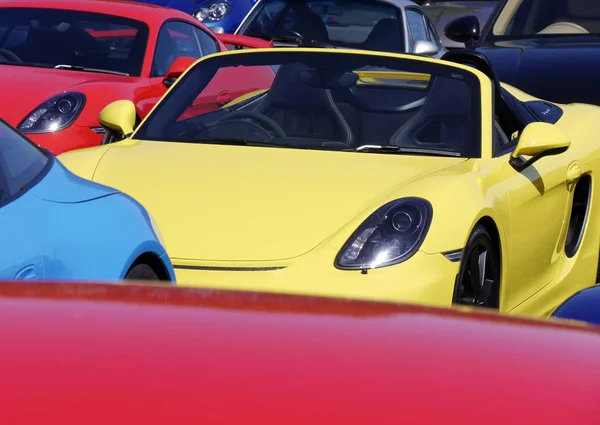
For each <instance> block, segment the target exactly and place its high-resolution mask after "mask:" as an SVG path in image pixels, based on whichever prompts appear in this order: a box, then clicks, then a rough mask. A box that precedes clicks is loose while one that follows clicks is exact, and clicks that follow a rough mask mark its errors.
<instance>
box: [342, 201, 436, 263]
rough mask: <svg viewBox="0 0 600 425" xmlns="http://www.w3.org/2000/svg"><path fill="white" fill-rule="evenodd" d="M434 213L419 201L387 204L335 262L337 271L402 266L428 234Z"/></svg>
mask: <svg viewBox="0 0 600 425" xmlns="http://www.w3.org/2000/svg"><path fill="white" fill-rule="evenodd" d="M432 215H433V209H432V208H431V204H430V203H429V202H428V201H426V200H425V199H421V198H402V199H397V200H395V201H392V202H389V203H387V204H385V205H384V206H382V207H381V208H379V209H378V210H377V211H375V212H374V213H373V214H371V215H370V216H369V218H367V219H366V220H365V221H364V222H363V223H362V224H361V225H360V226H359V227H358V229H356V231H355V232H354V233H353V234H352V236H351V237H350V239H348V241H347V242H346V244H345V245H344V247H343V248H342V250H341V251H340V253H339V254H338V255H337V257H336V259H335V266H336V267H337V268H339V269H346V270H357V269H360V270H362V269H374V268H378V267H385V266H391V265H393V264H398V263H401V262H402V261H405V260H407V259H409V258H410V257H412V255H413V254H414V253H415V252H417V250H418V249H419V247H420V246H421V244H422V243H423V240H424V239H425V235H426V234H427V231H428V230H429V225H430V224H431V218H432Z"/></svg>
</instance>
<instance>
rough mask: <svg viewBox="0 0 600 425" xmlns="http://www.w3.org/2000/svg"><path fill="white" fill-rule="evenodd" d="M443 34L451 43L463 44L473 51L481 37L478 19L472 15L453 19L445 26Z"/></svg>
mask: <svg viewBox="0 0 600 425" xmlns="http://www.w3.org/2000/svg"><path fill="white" fill-rule="evenodd" d="M444 34H445V35H446V37H448V38H449V39H450V40H452V41H456V42H457V43H465V47H466V48H467V49H474V48H475V46H476V44H477V40H479V36H480V35H481V29H480V27H479V19H477V16H473V15H468V16H463V17H461V18H457V19H454V20H453V21H450V23H449V24H448V25H446V28H445V29H444Z"/></svg>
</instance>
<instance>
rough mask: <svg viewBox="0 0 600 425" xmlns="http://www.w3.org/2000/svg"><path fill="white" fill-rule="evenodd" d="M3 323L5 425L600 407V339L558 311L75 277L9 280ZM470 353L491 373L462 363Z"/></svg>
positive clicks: (588, 414)
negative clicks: (547, 317)
mask: <svg viewBox="0 0 600 425" xmlns="http://www.w3.org/2000/svg"><path fill="white" fill-rule="evenodd" d="M0 320H1V323H4V326H1V327H0V338H1V339H2V341H3V353H2V358H3V360H4V361H2V362H1V363H0V374H2V377H3V378H2V379H3V383H4V385H3V388H4V390H2V398H1V399H0V400H1V401H0V407H1V408H2V418H3V420H5V421H7V422H10V423H55V422H60V423H61V424H81V423H90V424H100V423H110V422H116V423H135V424H137V423H143V424H165V423H168V424H191V423H198V424H217V423H218V424H261V425H271V424H273V425H281V424H282V423H285V424H293V425H295V424H298V425H301V424H302V425H305V424H308V423H317V424H331V425H334V424H340V425H342V424H343V425H353V424H357V425H358V424H361V425H367V424H369V425H370V424H398V423H410V424H414V425H430V424H435V423H461V424H464V425H471V424H472V425H481V424H482V418H485V420H484V423H485V424H486V425H506V424H510V423H543V424H548V425H559V424H565V423H576V424H578V425H593V424H596V423H597V418H598V413H599V408H598V404H597V402H596V401H597V394H598V391H600V358H599V356H598V350H599V349H600V333H599V331H597V330H595V329H594V328H591V327H589V328H588V327H584V326H573V325H569V324H563V323H559V322H558V321H557V322H556V323H552V322H550V321H547V322H546V321H537V320H536V321H534V320H523V319H510V318H506V317H502V316H496V315H488V314H482V313H476V312H474V313H466V312H460V311H453V310H443V309H429V308H422V307H417V306H408V305H395V304H386V303H368V302H358V301H343V300H335V299H330V300H328V299H319V298H310V297H294V296H283V295H271V294H255V293H244V292H227V291H213V290H199V289H183V288H169V287H152V286H141V285H136V286H133V285H102V284H97V285H76V284H66V283H61V284H56V283H52V284H39V283H32V284H29V285H22V284H21V285H19V284H15V283H2V284H0ZM473 359H475V360H476V361H477V370H478V371H481V373H466V372H465V369H464V366H465V363H466V362H468V361H469V360H473ZM483 373H485V374H484V376H482V374H483ZM486 391H488V392H490V393H492V394H493V397H481V394H482V393H486ZM465 398H467V400H471V401H466V400H465ZM473 399H477V400H478V401H477V403H474V402H472V400H473ZM467 404H469V407H468V409H469V412H470V413H471V414H468V415H465V409H466V408H467V407H466V405H467ZM490 412H493V415H490Z"/></svg>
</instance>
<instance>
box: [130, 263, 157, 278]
mask: <svg viewBox="0 0 600 425" xmlns="http://www.w3.org/2000/svg"><path fill="white" fill-rule="evenodd" d="M125 280H160V278H159V277H158V275H157V274H156V272H155V271H154V270H153V269H152V267H150V266H149V265H148V264H136V265H135V266H133V267H132V268H131V269H129V271H128V272H127V274H126V275H125Z"/></svg>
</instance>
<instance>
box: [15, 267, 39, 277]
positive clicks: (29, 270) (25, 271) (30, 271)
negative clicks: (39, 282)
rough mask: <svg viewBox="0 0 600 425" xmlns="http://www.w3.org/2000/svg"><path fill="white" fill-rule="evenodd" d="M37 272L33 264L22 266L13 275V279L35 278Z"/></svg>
mask: <svg viewBox="0 0 600 425" xmlns="http://www.w3.org/2000/svg"><path fill="white" fill-rule="evenodd" d="M37 278H38V273H37V271H36V267H35V266H31V265H30V266H27V267H23V268H22V269H21V270H20V271H19V272H18V273H17V274H16V276H15V280H35V279H37Z"/></svg>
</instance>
